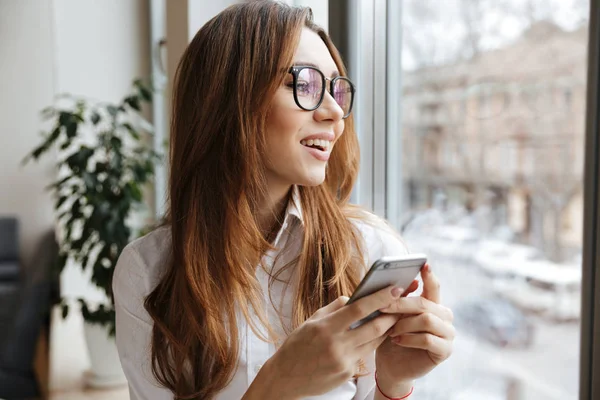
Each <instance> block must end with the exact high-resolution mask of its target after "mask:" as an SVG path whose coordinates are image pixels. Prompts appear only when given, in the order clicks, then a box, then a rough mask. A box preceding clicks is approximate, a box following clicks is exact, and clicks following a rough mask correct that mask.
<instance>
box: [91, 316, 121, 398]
mask: <svg viewBox="0 0 600 400" xmlns="http://www.w3.org/2000/svg"><path fill="white" fill-rule="evenodd" d="M83 330H84V333H85V341H86V344H87V349H88V354H89V356H90V364H91V369H90V370H89V371H87V372H86V374H85V383H86V385H88V386H91V387H94V388H107V387H115V386H122V385H125V384H127V379H126V378H125V374H124V373H123V369H122V368H121V362H120V361H119V354H118V352H117V345H116V343H115V338H114V336H113V337H109V336H108V330H107V329H106V328H105V327H102V326H100V325H97V324H89V323H87V322H84V323H83Z"/></svg>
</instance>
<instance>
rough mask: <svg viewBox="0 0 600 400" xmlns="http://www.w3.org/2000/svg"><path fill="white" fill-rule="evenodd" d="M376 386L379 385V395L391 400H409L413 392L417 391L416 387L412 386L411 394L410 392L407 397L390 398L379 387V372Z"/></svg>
mask: <svg viewBox="0 0 600 400" xmlns="http://www.w3.org/2000/svg"><path fill="white" fill-rule="evenodd" d="M375 385H377V390H379V393H381V394H382V395H383V397H385V398H386V399H389V400H403V399H408V398H409V397H410V395H411V394H412V393H413V390H415V387H414V386H412V387H411V388H410V392H408V394H407V395H405V396H403V397H389V396H387V395H386V394H385V393H383V391H382V390H381V388H380V387H379V382H377V371H375Z"/></svg>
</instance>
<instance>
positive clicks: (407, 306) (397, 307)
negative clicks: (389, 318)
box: [379, 296, 454, 322]
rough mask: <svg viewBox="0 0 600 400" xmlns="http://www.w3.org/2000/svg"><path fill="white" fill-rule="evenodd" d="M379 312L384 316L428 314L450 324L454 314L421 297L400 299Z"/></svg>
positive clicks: (446, 308)
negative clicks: (384, 314)
mask: <svg viewBox="0 0 600 400" xmlns="http://www.w3.org/2000/svg"><path fill="white" fill-rule="evenodd" d="M379 311H381V312H383V313H386V314H423V313H427V312H430V313H432V314H435V315H437V316H438V317H440V318H441V319H442V320H444V321H449V322H451V321H452V320H453V319H454V314H453V313H452V310H450V309H449V308H448V307H445V306H442V305H441V304H437V303H434V302H432V301H431V300H428V299H426V298H425V297H421V296H415V297H402V298H400V299H398V300H397V301H395V302H393V303H392V304H391V305H390V306H388V307H385V308H382V309H380V310H379Z"/></svg>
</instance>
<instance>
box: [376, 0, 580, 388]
mask: <svg viewBox="0 0 600 400" xmlns="http://www.w3.org/2000/svg"><path fill="white" fill-rule="evenodd" d="M477 3H479V4H477ZM501 3H502V2H501ZM504 3H506V4H508V3H509V2H504ZM521 3H522V2H521ZM534 3H535V4H536V7H538V8H537V10H538V11H539V13H540V14H539V15H538V14H535V15H533V16H532V18H531V20H529V21H527V22H523V21H522V20H521V19H520V15H519V14H520V13H521V12H525V11H526V10H525V9H523V10H520V8H519V2H511V4H512V6H511V7H501V6H500V5H499V4H498V2H487V1H483V2H454V1H453V2H447V3H446V2H437V1H433V0H428V1H422V0H419V1H417V0H411V1H405V2H403V4H404V8H403V20H402V21H403V23H404V24H405V26H406V25H408V26H411V27H412V28H411V29H406V28H405V29H404V30H403V35H404V37H403V48H402V59H403V63H402V64H403V69H402V73H403V77H402V80H403V81H404V82H407V81H408V82H412V87H411V91H410V92H409V91H405V90H404V89H405V88H404V86H400V88H394V89H400V90H401V91H402V92H403V97H402V99H401V104H402V106H401V107H402V108H404V104H406V103H408V104H417V106H418V100H413V99H411V97H414V98H415V99H417V98H419V96H420V95H421V93H419V90H415V86H416V87H417V88H418V87H421V88H423V89H422V90H423V92H424V91H425V90H426V89H425V88H426V87H427V86H428V84H429V81H430V80H431V79H435V80H436V84H437V87H438V88H441V89H440V91H439V93H438V94H439V98H440V99H442V100H441V101H445V99H446V98H447V97H448V94H449V93H450V92H451V91H452V92H458V93H462V94H464V96H466V98H467V99H466V103H467V109H468V111H467V112H466V113H464V114H463V115H462V120H461V121H459V123H458V125H459V126H461V127H462V128H463V129H459V130H456V129H455V130H454V132H453V137H454V140H456V141H457V142H459V143H463V144H464V146H465V147H467V148H469V151H468V152H465V153H463V154H461V155H460V156H461V157H464V158H465V160H463V161H462V164H463V165H466V166H468V168H466V169H463V170H462V171H461V170H457V169H455V168H452V165H445V163H446V162H447V161H448V159H447V158H443V157H441V158H440V157H432V156H431V154H428V156H426V157H420V158H417V159H413V161H414V162H416V163H417V165H413V166H411V168H410V169H409V171H410V172H408V173H406V174H404V177H403V179H401V180H400V183H399V185H400V187H401V189H400V190H401V191H418V192H425V193H428V194H429V195H426V196H419V197H418V199H419V201H420V202H421V203H420V204H419V203H413V204H404V203H401V204H398V203H396V202H394V199H393V198H392V199H389V200H390V202H389V203H388V204H387V207H388V209H389V208H393V207H402V208H401V210H400V211H399V212H396V213H395V214H397V215H401V216H404V217H405V218H409V217H410V219H411V221H414V222H413V223H412V224H411V223H409V224H407V225H406V226H405V227H404V238H405V240H406V241H407V243H408V244H409V246H410V247H411V250H413V251H423V252H425V253H427V254H428V255H429V257H430V259H431V262H432V264H433V268H434V270H436V271H437V272H438V274H439V275H440V278H441V280H442V282H443V285H444V286H443V287H444V301H445V302H446V303H447V304H448V305H449V306H451V307H452V308H453V309H454V311H455V314H456V322H455V325H456V328H457V330H458V332H459V337H458V339H457V342H456V350H455V355H454V356H453V358H452V359H451V360H449V361H448V363H447V364H446V365H442V366H441V367H440V369H439V371H435V375H436V376H435V377H433V376H432V377H427V378H425V379H424V381H425V382H423V383H422V391H425V392H426V394H425V395H424V398H426V399H434V398H436V399H437V398H445V399H458V398H465V396H468V395H472V396H475V397H479V398H485V399H507V400H508V399H527V400H529V399H541V398H545V399H549V398H555V399H559V398H560V399H576V398H577V393H578V384H579V374H578V370H579V362H580V360H579V357H578V355H579V336H580V324H579V321H580V317H581V310H580V301H581V272H582V269H581V263H580V257H581V252H582V245H583V238H582V236H581V235H579V236H578V237H577V240H572V239H573V237H572V236H573V235H572V232H571V231H570V229H569V227H570V226H571V225H573V224H574V225H580V222H579V221H582V220H583V207H582V204H581V202H577V198H578V197H579V196H581V193H582V191H583V186H582V177H583V169H577V170H574V169H573V168H571V166H572V165H573V163H575V162H576V161H575V160H573V159H572V157H571V155H572V154H573V151H572V147H573V146H574V145H576V144H577V145H581V143H582V142H581V140H577V141H576V139H575V138H574V136H575V137H578V138H583V137H584V136H585V131H584V129H582V128H583V127H582V126H574V125H573V120H572V119H571V118H570V117H571V115H570V114H580V115H584V114H585V108H584V107H583V105H584V104H585V101H584V99H577V100H576V101H572V100H571V98H572V97H574V94H572V93H571V92H570V91H565V92H564V93H565V94H564V103H565V105H566V106H567V107H565V108H566V109H567V110H568V112H566V113H555V108H553V102H552V101H551V93H552V90H553V89H552V88H553V85H554V82H556V81H558V80H563V81H582V80H583V81H585V78H586V76H585V66H586V57H587V45H588V43H587V37H586V36H585V35H579V33H578V32H579V31H584V30H587V19H586V18H584V17H585V16H587V14H585V13H582V14H581V19H580V21H579V22H578V23H567V22H565V21H563V20H561V18H560V15H562V14H559V11H558V10H554V9H553V7H552V5H551V4H550V3H552V2H534ZM554 3H556V4H558V3H557V2H554ZM446 4H447V5H446ZM524 4H525V3H523V7H524ZM475 8H476V9H477V10H474V9H475ZM475 11H477V13H478V15H479V16H480V19H478V20H473V19H469V17H468V16H471V15H473V13H474V12H475ZM568 11H571V10H567V9H562V10H561V11H560V12H568ZM498 13H501V14H502V17H503V19H505V20H513V21H515V22H514V26H512V28H511V29H509V30H506V29H504V28H502V27H498V26H495V25H494V24H493V23H491V22H488V21H491V20H493V19H494V18H496V16H497V14H498ZM455 16H458V18H455ZM463 17H464V18H463ZM516 21H521V22H516ZM449 32H455V33H454V34H450V33H449ZM473 35H476V40H474V36H473ZM420 37H426V38H427V39H426V40H423V39H420V40H418V38H420ZM573 37H576V38H577V39H576V40H573V39H572V38H573ZM417 41H418V43H419V46H418V48H417V47H415V46H413V45H412V43H414V42H417ZM467 45H470V46H471V48H472V49H474V51H472V52H470V53H469V54H468V55H465V54H464V53H462V52H461V51H460V50H461V49H462V48H464V47H465V46H467ZM441 48H447V49H448V50H447V51H446V53H445V54H444V57H443V58H437V57H435V51H436V49H441ZM451 49H454V50H451ZM562 52H568V53H569V55H570V57H571V61H570V62H571V63H572V65H573V66H576V67H575V68H573V69H564V70H559V66H558V64H559V62H560V60H559V59H555V60H554V61H556V62H553V60H549V59H548V55H549V54H561V53H562ZM432 67H433V68H435V69H436V74H435V77H434V75H433V74H431V73H429V71H430V69H431V68H432ZM480 77H481V78H480ZM457 81H458V82H461V84H460V85H458V86H456V84H455V82H457ZM415 82H416V83H415ZM508 88H513V90H516V91H517V92H520V93H521V99H522V101H521V102H520V103H519V102H515V103H514V104H511V103H509V102H508V101H506V98H507V97H506V93H507V92H508ZM389 89H392V88H389ZM392 90H393V89H392ZM567 93H568V94H567ZM582 95H583V93H582ZM576 105H579V108H576ZM442 106H443V104H442ZM403 113H404V110H403V111H402V114H403ZM515 116H517V118H518V119H519V120H520V122H519V123H515ZM421 117H423V118H422V119H421V120H420V121H419V120H416V121H412V128H413V129H415V128H416V129H418V128H419V125H423V126H426V125H428V124H430V122H429V116H424V115H423V114H422V115H421ZM401 126H402V129H401V132H402V133H403V137H402V139H401V140H402V141H403V142H404V143H407V142H409V141H417V142H422V145H423V146H425V148H426V149H428V150H429V152H430V153H433V152H434V151H435V150H437V149H435V147H434V146H432V143H436V144H439V145H440V146H441V145H442V142H441V141H439V140H434V141H428V140H427V136H426V137H420V136H412V137H406V136H404V135H405V134H406V130H405V129H404V125H403V121H402V122H401ZM554 128H555V129H554ZM451 129H452V127H451V126H439V127H438V132H437V134H438V136H439V137H445V136H446V135H447V132H448V131H449V130H451ZM559 129H560V130H559ZM557 130H558V132H557ZM567 132H571V133H572V134H571V135H566V133H567ZM392 134H393V133H392V132H388V135H392ZM418 146H419V145H418V144H417V147H418ZM404 149H405V151H406V149H407V147H404ZM405 156H407V154H406V153H405ZM459 163H461V161H459ZM430 170H435V171H445V173H444V174H436V175H435V176H434V177H432V176H431V175H429V174H424V173H422V171H430ZM507 172H509V173H507ZM388 173H391V171H388ZM398 178H399V177H398ZM409 182H410V184H408V183H409ZM440 188H441V189H442V190H443V191H444V193H446V196H447V197H448V198H447V201H446V202H443V203H440V202H437V203H436V202H434V201H432V199H434V198H435V196H433V194H434V193H437V192H439V191H440ZM528 195H529V196H530V198H531V206H530V207H525V208H524V207H516V208H515V207H514V204H525V203H527V202H528V201H529V199H528V198H527V196H528ZM408 196H409V197H411V198H417V197H416V196H414V195H412V194H410V193H409V194H408ZM432 215H435V216H436V218H437V220H436V222H435V226H434V227H433V228H432V227H431V226H429V227H427V229H425V228H424V227H423V226H421V225H419V223H418V221H420V220H428V218H430V217H429V216H432ZM571 220H573V222H571ZM529 221H532V222H533V224H532V225H530V224H529ZM575 221H577V222H575ZM397 222H398V221H396V223H397ZM566 237H570V239H571V240H570V241H568V242H567V241H566V240H565V238H566ZM549 343H560V346H555V347H553V348H552V351H548V350H549V349H548V344H549ZM440 379H443V380H442V382H444V384H442V385H440V384H439V382H440ZM489 382H495V384H493V385H490V384H489ZM423 386H424V387H423ZM440 389H442V391H440ZM515 393H518V394H515ZM422 394H423V392H422Z"/></svg>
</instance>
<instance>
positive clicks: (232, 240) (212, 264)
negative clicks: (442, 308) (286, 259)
mask: <svg viewBox="0 0 600 400" xmlns="http://www.w3.org/2000/svg"><path fill="white" fill-rule="evenodd" d="M303 27H307V28H309V29H311V30H313V31H315V32H316V33H317V34H319V36H320V37H321V38H322V39H323V41H324V42H325V44H326V45H327V47H328V49H329V51H330V52H331V56H332V57H333V59H334V61H335V63H336V64H337V67H338V69H339V71H340V73H341V74H342V75H345V74H346V70H345V68H344V66H343V63H342V60H341V57H340V55H339V53H338V51H337V50H336V49H335V46H334V45H333V43H332V42H331V40H330V38H329V37H328V36H327V34H326V33H325V32H324V31H323V30H322V29H321V28H319V27H318V26H316V25H315V24H314V23H313V20H312V12H311V11H310V9H308V8H299V7H290V6H287V5H285V4H282V3H278V2H275V1H252V2H246V3H242V4H237V5H234V6H231V7H229V8H227V9H226V10H224V11H223V12H221V13H220V14H219V15H217V16H216V17H214V18H213V19H211V20H210V21H209V22H208V23H206V25H204V26H203V27H202V28H201V29H200V31H199V32H198V33H197V34H196V36H195V37H194V39H193V40H192V42H191V43H190V44H189V46H188V47H187V49H186V51H185V52H184V54H183V57H182V59H181V61H180V63H179V66H178V69H177V73H176V78H175V86H174V93H173V108H172V124H171V142H170V161H171V172H170V188H169V200H170V202H169V210H168V213H167V221H168V224H169V226H170V230H171V240H172V254H171V257H170V262H169V265H168V266H167V267H168V269H167V271H166V273H165V275H164V276H163V278H162V279H161V281H160V283H159V284H158V286H157V287H156V288H155V289H154V290H153V291H152V293H151V294H150V295H149V296H148V297H147V299H146V301H145V307H146V310H147V311H148V313H149V314H150V316H151V317H152V319H153V320H154V327H153V333H152V349H151V351H152V371H153V374H154V376H155V378H156V379H157V380H158V382H159V383H161V384H162V385H163V386H165V387H167V388H168V389H170V390H172V391H173V393H174V394H175V398H177V399H184V398H186V399H187V398H201V399H205V398H211V397H213V396H214V395H215V394H216V393H218V392H219V391H220V390H221V389H223V388H224V387H225V386H227V384H228V383H229V382H230V381H231V379H232V377H233V373H234V371H235V368H236V364H237V359H238V355H239V347H238V341H237V338H238V334H239V331H238V326H237V324H236V309H239V310H241V312H242V313H243V315H244V317H245V318H246V320H247V321H248V323H249V324H250V326H251V328H252V329H253V330H254V332H258V329H257V326H256V325H255V324H254V323H253V322H252V321H253V320H252V318H251V314H250V309H251V308H252V309H254V310H256V311H257V314H258V315H259V319H260V323H261V324H262V325H263V326H264V327H266V329H267V331H268V332H269V334H270V335H271V336H273V337H274V336H275V335H274V334H273V330H272V329H271V327H270V326H269V323H268V319H267V318H266V317H265V314H264V310H263V306H262V301H261V299H262V294H261V288H260V285H259V283H258V281H257V279H256V276H255V269H256V266H257V265H259V263H260V260H261V256H262V255H263V254H264V252H265V251H266V250H267V249H268V248H269V243H268V242H267V241H266V240H265V238H264V236H263V235H262V234H261V231H260V229H259V226H258V223H257V221H256V219H255V215H257V212H256V211H257V207H258V202H259V200H260V199H262V198H263V196H264V195H265V193H266V184H265V182H266V180H265V170H264V163H263V160H262V158H261V154H263V153H264V151H263V149H265V138H264V135H263V133H264V132H265V129H264V127H265V123H266V119H267V115H268V111H269V108H270V102H271V100H272V99H273V96H274V93H275V91H276V90H277V88H278V87H280V86H281V85H282V84H283V80H284V79H285V74H286V72H287V70H288V69H289V66H290V65H291V64H292V62H293V56H294V52H295V49H296V47H297V45H298V41H299V38H300V33H301V31H302V29H303ZM358 165H359V150H358V140H357V137H356V133H355V131H354V124H353V121H352V116H350V117H349V118H348V119H346V123H345V130H344V133H343V135H342V136H341V137H340V139H339V140H338V141H337V142H336V145H335V147H334V149H333V153H332V156H331V159H330V161H329V164H328V167H327V173H326V179H325V183H324V184H323V185H320V186H316V187H300V188H299V197H300V201H301V207H302V210H303V222H304V237H303V245H302V251H301V254H300V256H299V257H298V258H297V260H295V262H294V266H295V268H297V273H298V275H297V276H298V278H299V280H298V284H297V287H296V292H295V298H294V304H293V314H292V325H293V328H296V327H297V326H299V325H300V324H302V323H303V322H304V321H306V319H308V318H309V317H310V316H311V315H312V314H313V313H314V312H315V311H316V310H317V309H319V308H320V307H323V306H324V305H326V304H329V303H330V302H331V301H333V300H334V299H335V298H337V297H338V296H341V295H346V296H347V295H349V294H350V293H351V292H352V291H353V290H354V288H355V287H356V286H357V285H358V281H359V277H360V271H359V269H360V268H362V267H363V264H362V263H363V261H362V260H363V258H362V251H361V241H360V236H359V234H358V233H357V231H356V229H355V228H354V225H353V223H352V222H351V220H350V218H351V217H353V216H356V214H357V211H356V210H355V209H353V208H352V207H351V206H350V205H349V204H348V201H349V198H350V193H351V190H352V187H353V185H354V182H355V180H356V176H357V173H358ZM271 278H273V277H271ZM260 336H261V338H262V339H264V340H272V338H266V337H264V336H263V335H260Z"/></svg>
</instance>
